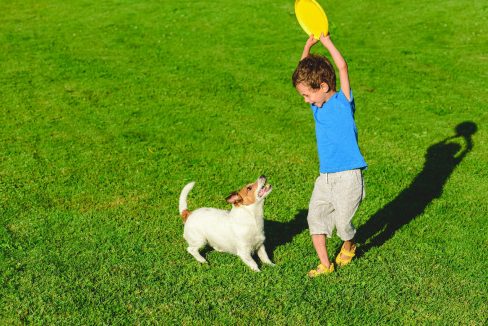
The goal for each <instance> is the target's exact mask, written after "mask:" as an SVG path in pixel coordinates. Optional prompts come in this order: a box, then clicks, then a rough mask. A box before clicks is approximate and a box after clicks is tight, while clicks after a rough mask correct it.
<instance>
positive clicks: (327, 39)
mask: <svg viewBox="0 0 488 326" xmlns="http://www.w3.org/2000/svg"><path fill="white" fill-rule="evenodd" d="M319 40H320V42H322V44H324V45H325V43H328V42H330V34H329V33H327V35H324V33H321V34H320V37H319Z"/></svg>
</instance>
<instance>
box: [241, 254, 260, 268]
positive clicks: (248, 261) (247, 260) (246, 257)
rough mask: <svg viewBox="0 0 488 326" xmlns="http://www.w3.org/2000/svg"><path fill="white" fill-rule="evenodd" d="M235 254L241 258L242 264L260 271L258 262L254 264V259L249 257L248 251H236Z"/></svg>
mask: <svg viewBox="0 0 488 326" xmlns="http://www.w3.org/2000/svg"><path fill="white" fill-rule="evenodd" d="M237 255H238V256H239V258H241V259H242V261H243V262H244V264H246V265H247V266H249V267H250V268H251V269H252V270H253V271H255V272H260V270H259V267H258V264H256V262H255V261H254V259H252V257H251V254H250V251H240V252H238V253H237Z"/></svg>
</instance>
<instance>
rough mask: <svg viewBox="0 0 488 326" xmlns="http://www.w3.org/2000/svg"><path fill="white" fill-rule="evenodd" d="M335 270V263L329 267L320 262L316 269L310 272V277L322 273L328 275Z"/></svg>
mask: <svg viewBox="0 0 488 326" xmlns="http://www.w3.org/2000/svg"><path fill="white" fill-rule="evenodd" d="M333 271H334V264H330V266H329V268H327V267H325V266H324V265H322V264H320V265H319V266H317V268H316V269H312V270H311V271H310V272H308V274H307V275H308V277H317V276H320V275H327V274H330V273H332V272H333Z"/></svg>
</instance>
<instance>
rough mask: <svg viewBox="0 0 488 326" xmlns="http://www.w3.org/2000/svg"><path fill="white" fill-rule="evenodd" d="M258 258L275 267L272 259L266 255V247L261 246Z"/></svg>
mask: <svg viewBox="0 0 488 326" xmlns="http://www.w3.org/2000/svg"><path fill="white" fill-rule="evenodd" d="M258 257H259V259H261V261H262V262H263V263H265V264H268V265H271V266H274V265H275V264H273V262H272V261H271V259H269V257H268V254H267V253H266V249H265V248H264V245H261V246H260V247H259V249H258Z"/></svg>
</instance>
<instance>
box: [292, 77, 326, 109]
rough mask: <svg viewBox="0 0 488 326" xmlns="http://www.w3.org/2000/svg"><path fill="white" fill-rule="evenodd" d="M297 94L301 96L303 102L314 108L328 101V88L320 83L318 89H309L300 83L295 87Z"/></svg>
mask: <svg viewBox="0 0 488 326" xmlns="http://www.w3.org/2000/svg"><path fill="white" fill-rule="evenodd" d="M296 89H297V91H298V93H300V95H301V96H303V99H304V100H305V102H307V103H309V104H313V105H315V106H316V107H319V108H320V107H322V105H324V103H325V102H326V101H327V100H328V99H329V97H330V96H329V95H330V94H329V86H328V85H327V84H326V83H322V84H321V85H320V88H319V89H314V88H311V87H310V86H308V85H305V84H303V83H300V84H298V85H297V86H296Z"/></svg>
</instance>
